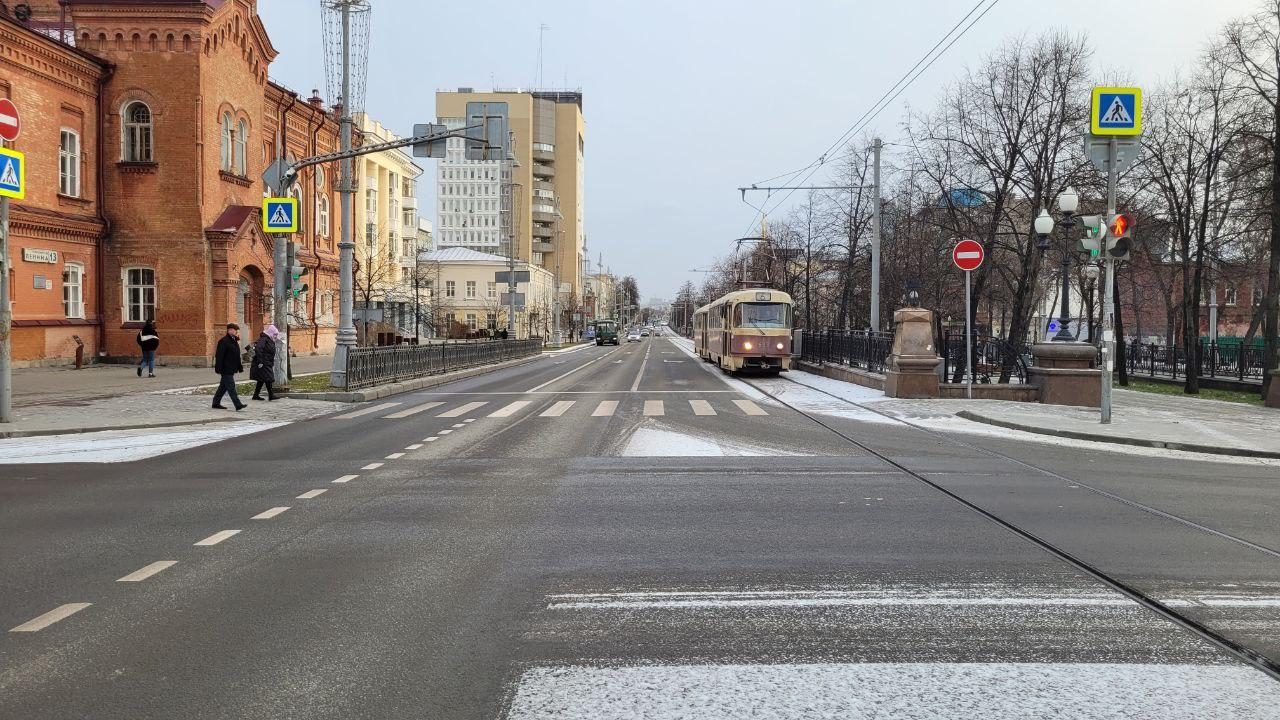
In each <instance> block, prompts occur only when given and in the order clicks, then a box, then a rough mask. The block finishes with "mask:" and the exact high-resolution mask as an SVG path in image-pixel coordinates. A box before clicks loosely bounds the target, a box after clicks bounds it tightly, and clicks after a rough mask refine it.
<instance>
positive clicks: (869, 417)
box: [751, 373, 899, 425]
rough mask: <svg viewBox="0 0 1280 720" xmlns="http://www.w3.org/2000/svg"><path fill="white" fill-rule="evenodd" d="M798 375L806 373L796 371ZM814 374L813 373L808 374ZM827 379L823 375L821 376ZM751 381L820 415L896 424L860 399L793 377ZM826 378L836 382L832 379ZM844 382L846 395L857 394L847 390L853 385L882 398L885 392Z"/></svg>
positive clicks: (774, 394)
mask: <svg viewBox="0 0 1280 720" xmlns="http://www.w3.org/2000/svg"><path fill="white" fill-rule="evenodd" d="M799 374H801V375H803V374H805V373H799ZM810 377H813V376H810ZM820 379H823V380H826V378H820ZM751 382H752V383H753V384H754V385H755V386H756V387H758V388H759V389H761V390H764V391H765V392H767V393H769V394H770V395H772V396H774V397H776V398H778V399H779V400H781V401H782V402H784V403H787V404H789V405H791V406H792V407H795V408H796V409H797V410H802V411H804V412H807V413H816V414H819V415H828V416H831V417H839V418H846V419H849V420H857V421H858V422H864V423H873V424H879V425H883V424H891V425H897V424H899V422H898V421H897V420H895V419H893V418H891V417H885V416H884V415H882V414H881V413H878V412H875V411H874V410H870V409H868V408H866V407H863V406H862V405H861V404H860V403H861V402H862V401H861V400H858V401H855V400H849V399H843V398H841V397H832V396H831V395H828V394H826V392H824V390H825V388H824V389H823V390H818V389H815V388H813V387H811V386H809V385H808V384H806V383H801V382H800V381H798V380H795V379H794V378H790V377H787V378H781V377H778V378H753V379H752V380H751ZM829 382H839V381H837V380H831V381H829ZM840 384H841V385H844V386H846V387H845V388H843V390H844V391H845V394H846V395H857V393H856V392H854V391H851V390H848V388H854V389H856V390H867V392H874V393H876V394H877V395H878V396H879V397H880V399H883V398H884V394H883V393H880V392H878V391H875V390H869V389H867V388H864V387H862V386H861V385H853V384H852V383H840Z"/></svg>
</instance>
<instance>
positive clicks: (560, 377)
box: [529, 350, 614, 392]
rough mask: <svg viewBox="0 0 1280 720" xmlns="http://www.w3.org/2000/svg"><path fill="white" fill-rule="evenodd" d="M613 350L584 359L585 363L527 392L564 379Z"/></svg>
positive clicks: (607, 355)
mask: <svg viewBox="0 0 1280 720" xmlns="http://www.w3.org/2000/svg"><path fill="white" fill-rule="evenodd" d="M613 352H614V350H610V351H609V352H607V353H605V354H603V355H601V356H600V357H597V358H593V359H591V360H588V361H586V362H585V363H583V364H581V365H579V366H578V367H576V368H574V369H572V370H570V371H569V372H567V373H565V374H563V375H559V376H557V377H553V378H551V379H550V380H548V381H546V382H544V383H542V384H541V385H538V386H537V387H534V388H532V389H530V390H529V392H537V391H539V390H541V389H542V388H544V387H546V386H548V385H550V384H551V383H554V382H557V381H560V380H563V379H565V378H567V377H569V376H570V375H572V374H574V373H576V372H578V371H579V370H581V369H582V368H584V367H586V366H588V365H590V364H591V363H593V362H595V361H596V360H599V359H600V358H605V357H609V355H610V354H611V353H613Z"/></svg>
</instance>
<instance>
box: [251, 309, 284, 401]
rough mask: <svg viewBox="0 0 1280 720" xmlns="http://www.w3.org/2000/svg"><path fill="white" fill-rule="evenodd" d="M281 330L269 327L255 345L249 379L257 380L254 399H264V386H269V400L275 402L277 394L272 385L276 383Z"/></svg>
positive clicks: (272, 326)
mask: <svg viewBox="0 0 1280 720" xmlns="http://www.w3.org/2000/svg"><path fill="white" fill-rule="evenodd" d="M278 335H280V330H279V329H278V328H276V326H275V325H268V326H267V327H266V329H264V330H263V331H262V334H261V335H259V336H258V341H257V342H256V343H254V344H253V366H252V367H250V368H249V379H250V380H257V381H258V384H257V386H256V387H254V389H253V399H254V400H261V399H262V386H263V385H266V386H267V398H266V399H267V400H268V401H270V400H275V399H276V393H275V390H273V389H272V385H274V384H275V381H276V337H277V336H278Z"/></svg>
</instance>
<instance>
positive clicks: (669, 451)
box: [620, 425, 801, 457]
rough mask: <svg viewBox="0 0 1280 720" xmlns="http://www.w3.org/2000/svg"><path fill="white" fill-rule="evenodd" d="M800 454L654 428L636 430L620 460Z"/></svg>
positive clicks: (658, 427)
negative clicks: (627, 458) (633, 458)
mask: <svg viewBox="0 0 1280 720" xmlns="http://www.w3.org/2000/svg"><path fill="white" fill-rule="evenodd" d="M799 454H801V453H796V452H794V451H790V450H784V449H782V448H771V447H761V446H755V445H748V444H745V443H740V442H734V441H730V440H725V439H717V438H714V437H710V436H706V435H687V434H685V433H682V432H677V431H675V430H670V429H668V428H664V427H661V426H656V425H655V426H641V427H638V428H636V431H635V432H634V433H632V434H631V437H630V438H629V439H628V440H627V444H626V446H625V447H623V449H622V452H621V453H620V455H621V456H622V457H724V456H737V457H761V456H763V457H780V456H784V455H785V456H796V455H799Z"/></svg>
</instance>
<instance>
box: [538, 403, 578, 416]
mask: <svg viewBox="0 0 1280 720" xmlns="http://www.w3.org/2000/svg"><path fill="white" fill-rule="evenodd" d="M574 404H575V401H573V400H561V401H560V402H558V403H556V404H555V405H552V406H551V407H549V408H547V409H546V410H543V411H542V413H541V414H539V415H538V417H560V416H561V415H563V414H565V411H566V410H568V409H569V408H571V407H573V406H574Z"/></svg>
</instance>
